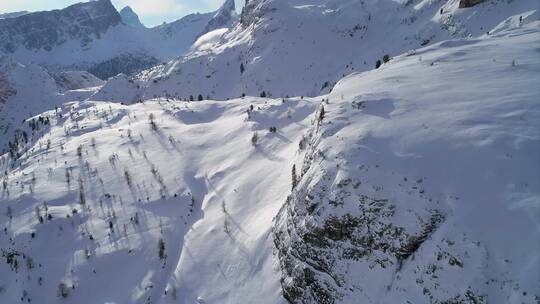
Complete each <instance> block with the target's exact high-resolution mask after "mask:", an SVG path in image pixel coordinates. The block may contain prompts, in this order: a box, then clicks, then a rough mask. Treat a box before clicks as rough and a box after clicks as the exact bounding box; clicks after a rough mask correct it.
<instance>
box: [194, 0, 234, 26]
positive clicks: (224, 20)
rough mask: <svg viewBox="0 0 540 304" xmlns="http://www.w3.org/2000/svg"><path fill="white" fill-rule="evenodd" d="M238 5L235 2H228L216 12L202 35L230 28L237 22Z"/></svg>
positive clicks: (232, 0)
mask: <svg viewBox="0 0 540 304" xmlns="http://www.w3.org/2000/svg"><path fill="white" fill-rule="evenodd" d="M236 18H237V15H236V4H235V2H234V0H226V1H225V3H223V5H222V6H221V7H220V8H219V9H218V10H217V11H216V13H215V14H214V16H213V17H212V19H211V20H210V21H209V22H208V25H207V26H206V28H205V30H204V32H203V33H202V34H205V33H208V32H211V31H213V30H216V29H218V28H223V27H229V26H230V25H231V24H232V23H233V22H234V21H236Z"/></svg>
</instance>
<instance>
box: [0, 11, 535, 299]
mask: <svg viewBox="0 0 540 304" xmlns="http://www.w3.org/2000/svg"><path fill="white" fill-rule="evenodd" d="M460 2H462V1H454V0H450V1H425V0H419V1H409V2H407V3H397V2H393V1H387V0H379V1H356V0H353V1H347V3H345V2H343V1H337V0H309V1H285V0H251V1H248V3H247V6H246V8H245V9H244V13H243V14H242V16H241V17H240V20H239V22H237V23H236V24H235V25H234V26H232V27H231V29H218V30H213V31H212V30H210V31H209V33H208V34H206V35H203V36H201V37H199V38H198V39H197V41H196V42H195V43H194V45H193V46H192V47H191V51H190V52H189V53H188V54H187V55H186V56H184V57H182V58H180V59H175V60H172V61H170V62H169V63H167V64H165V65H162V66H157V67H154V68H151V69H149V70H146V71H143V72H141V73H139V74H138V75H137V76H134V77H129V76H126V75H119V76H116V77H114V78H111V79H109V80H108V81H107V82H106V83H105V82H102V81H100V80H99V79H96V78H93V76H92V75H90V74H88V73H86V72H73V71H67V72H64V73H63V74H59V75H53V76H54V77H53V76H51V74H50V73H49V72H48V71H47V70H46V69H45V68H43V67H41V66H38V65H35V64H20V63H18V62H17V61H16V60H14V59H11V58H9V57H2V58H1V60H0V151H1V154H0V182H1V184H0V228H1V229H2V231H0V250H1V254H2V256H1V259H0V303H20V302H26V303H30V302H32V303H44V304H48V303H78V304H82V303H116V304H123V303H148V304H154V303H198V304H202V303H205V304H211V303H219V304H221V303H232V304H236V303H295V304H296V303H347V304H348V303H351V304H356V303H360V304H363V303H388V304H389V303H482V304H484V303H501V304H503V303H516V304H517V303H539V301H540V290H539V286H540V157H539V156H540V87H539V84H540V21H539V20H538V19H539V13H538V7H537V3H536V2H535V1H532V0H523V1H516V0H514V1H496V0H493V1H486V2H485V3H482V4H479V5H476V6H473V7H470V8H460V7H459V5H460ZM291 7H292V8H294V10H299V11H300V12H298V14H297V15H294V14H293V13H291V15H288V14H289V13H290V9H291ZM362 7H363V8H364V9H366V7H367V10H366V11H362ZM346 8H349V10H346ZM353 8H354V9H353ZM388 9H392V10H396V11H397V13H396V14H397V15H399V16H403V15H407V16H412V15H410V12H416V13H415V14H413V15H414V16H416V18H417V21H418V20H420V21H418V22H419V23H420V24H422V25H414V26H413V27H415V28H414V29H410V28H409V25H403V24H401V25H400V22H399V20H402V19H399V18H398V19H396V20H395V21H396V23H391V24H394V25H391V24H390V25H388V24H387V25H385V22H383V21H382V20H384V19H385V18H384V16H385V15H384V14H383V13H381V11H385V10H388ZM441 10H442V12H443V14H445V13H446V14H449V12H451V13H452V14H454V12H455V16H456V17H455V19H452V20H462V21H460V24H461V25H462V27H460V28H461V29H465V28H466V29H467V34H464V35H462V34H463V32H459V31H457V32H453V33H450V32H449V30H448V28H447V27H444V26H443V27H441V25H440V24H441V23H440V21H439V19H438V18H442V17H441V16H439V15H441V14H440V12H441ZM329 15H330V17H329ZM347 15H348V16H349V17H348V18H345V17H343V16H347ZM331 16H334V17H331ZM336 16H341V17H343V18H345V19H339V18H338V19H336V18H337V17H336ZM358 16H363V17H361V18H360V17H358ZM367 16H371V17H367ZM388 16H394V15H388ZM421 16H423V17H421ZM433 16H435V17H433ZM341 17H340V18H341ZM364 17H366V18H369V19H370V20H371V18H373V20H380V24H377V26H375V27H379V28H382V29H384V31H381V32H379V31H375V30H373V33H372V34H370V35H368V36H370V37H373V36H371V35H374V34H375V33H377V37H378V38H377V39H375V38H366V40H365V41H366V45H369V46H373V48H372V49H370V48H369V47H368V48H367V49H370V50H367V51H366V47H365V46H363V45H360V46H359V45H358V43H359V42H358V41H354V40H353V41H350V40H348V39H349V38H350V37H351V36H349V38H347V40H342V39H343V37H342V36H340V35H341V34H339V32H338V34H337V36H336V32H335V31H334V29H335V28H334V27H333V26H338V27H348V26H349V25H350V24H349V22H351V20H354V19H355V18H356V19H359V20H364V19H363V18H364ZM433 18H435V19H436V21H429V22H428V20H433ZM475 18H476V19H475ZM329 20H330V22H333V23H330V24H329V23H328V22H329ZM339 20H341V21H342V22H340V21H339ZM343 20H345V21H343ZM366 20H367V19H366ZM422 20H423V21H422ZM463 20H464V21H463ZM281 22H283V23H284V25H282V26H280V28H281V29H275V30H273V26H274V25H276V24H279V23H281ZM303 22H307V24H309V26H307V25H306V26H307V27H308V28H314V27H315V26H316V25H317V29H320V30H317V31H315V30H314V31H312V32H311V31H307V30H306V29H303V30H300V29H299V32H298V33H291V32H292V31H295V30H294V29H295V28H296V25H297V23H303ZM343 22H344V23H343ZM377 22H379V21H377ZM242 23H244V24H242ZM245 24H250V25H249V26H248V27H246V25H245ZM332 24H333V25H332ZM415 24H417V23H415ZM385 26H388V27H385ZM480 28H482V29H481V30H480ZM283 29H287V31H284V30H283ZM327 29H331V30H329V31H327V32H324V31H325V30H327ZM473 29H474V30H473ZM359 31H360V29H359ZM366 31H368V30H367V29H366ZM369 31H372V30H369ZM417 32H423V33H428V32H429V34H426V35H427V36H429V37H430V42H429V43H427V45H425V46H421V45H419V42H418V41H417V40H414V41H415V42H414V43H412V42H410V41H409V42H405V43H401V42H397V37H400V38H402V37H409V36H410V37H412V36H414V35H415V33H417ZM486 32H487V33H486ZM263 33H264V34H263ZM366 33H367V32H366ZM267 35H269V36H271V37H270V38H268V36H267ZM272 35H275V36H272ZM311 35H313V36H311ZM387 35H388V36H387ZM316 36H318V37H322V38H321V41H317V42H316V43H317V45H318V46H321V45H324V44H328V46H329V47H328V48H327V49H325V50H312V51H310V49H309V45H310V42H306V41H311V39H315V37H316ZM353 36H354V35H353ZM276 37H277V38H276ZM299 37H303V38H305V39H306V41H303V42H302V41H300V40H299V39H300V38H299ZM282 39H283V40H282ZM331 39H333V40H331ZM363 39H364V38H362V39H360V40H359V41H364V40H363ZM370 39H374V40H370ZM378 39H380V40H381V41H378ZM401 40H402V39H401ZM421 40H422V39H421ZM283 41H286V42H285V43H284V42H283ZM293 41H295V42H296V43H297V44H298V46H297V48H300V49H302V50H303V51H302V52H299V53H296V52H295V51H294V50H295V48H296V47H294V46H291V45H290V44H289V42H291V43H292V42H293ZM436 41H438V42H436ZM393 42H395V43H393ZM422 42H423V41H421V42H420V43H422ZM409 43H410V44H409ZM349 46H354V47H355V49H353V52H351V53H350V54H348V52H349V51H347V47H349ZM248 50H249V51H248ZM271 50H275V52H274V51H271ZM344 50H345V51H344ZM385 53H390V54H392V56H389V57H388V58H385V59H387V60H383V58H382V55H384V54H385ZM286 54H287V55H286ZM291 54H292V55H291ZM346 54H348V55H346ZM289 55H290V56H289ZM240 56H244V57H240ZM325 56H326V57H327V59H325V58H324V57H325ZM280 58H281V59H285V58H288V60H289V61H286V60H283V61H280ZM378 59H380V60H381V61H382V62H381V65H380V67H378V68H377V69H374V67H373V65H374V63H375V61H376V60H378ZM316 60H318V61H319V63H320V65H313V68H312V69H310V68H307V67H306V65H308V66H309V65H312V64H313V63H314V62H315V61H316ZM364 60H366V61H367V62H368V64H366V65H365V67H364V65H363V61H364ZM326 61H327V62H326ZM350 62H352V63H350ZM240 63H245V64H242V67H243V68H242V69H241V68H240ZM342 64H343V65H345V64H347V65H348V64H351V65H349V66H348V67H347V69H345V70H343V69H342V68H343V67H339V66H341V65H342ZM368 65H369V67H368ZM331 66H335V70H334V71H330V70H329V67H331ZM352 67H354V69H353V68H352ZM209 70H212V71H213V72H211V73H210V72H209ZM233 70H234V72H233ZM208 75H211V77H207V76H208ZM323 80H324V81H323ZM325 81H328V82H329V83H328V87H324V86H323V88H322V89H321V85H322V83H324V82H325ZM262 83H264V85H262ZM314 83H316V84H317V85H316V86H314ZM263 90H264V91H265V94H259V93H260V92H261V91H263ZM242 94H246V96H243V97H241V95H242ZM190 95H191V96H190ZM199 95H200V96H199ZM253 95H255V96H257V97H253ZM260 95H263V97H259V96H260ZM264 95H266V96H264ZM270 95H272V96H270ZM289 96H291V97H289ZM308 96H310V97H308ZM208 97H214V98H217V99H219V100H210V98H208ZM190 99H191V100H190Z"/></svg>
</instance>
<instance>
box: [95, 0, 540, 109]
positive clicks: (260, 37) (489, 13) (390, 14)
mask: <svg viewBox="0 0 540 304" xmlns="http://www.w3.org/2000/svg"><path fill="white" fill-rule="evenodd" d="M459 6H460V1H459V0H449V1H442V0H440V1H433V0H411V1H405V2H400V1H392V0H378V1H360V0H351V1H342V0H309V1H305V0H302V1H290V0H251V1H249V2H248V4H247V6H246V8H245V9H244V12H243V15H242V16H241V19H242V23H241V24H238V25H237V26H236V27H234V28H233V29H232V30H230V31H228V32H226V33H223V32H217V33H219V35H214V37H215V38H216V39H215V40H217V41H219V43H217V44H216V45H215V46H214V47H213V48H211V49H209V48H203V49H197V48H195V49H194V50H192V52H191V53H190V54H188V55H186V56H184V57H182V58H181V59H178V60H174V61H171V62H169V63H167V64H166V65H163V66H160V67H157V68H153V69H150V70H148V71H145V72H143V73H141V74H140V75H139V76H138V77H136V79H135V80H134V81H135V82H138V85H139V87H140V88H141V89H140V90H139V92H137V94H135V96H146V97H148V98H151V97H153V96H154V95H157V96H165V95H167V94H169V95H172V96H177V97H178V98H181V99H187V98H189V96H190V95H193V96H197V95H198V94H202V95H203V96H210V97H211V98H216V99H226V98H236V97H238V96H241V95H242V94H247V95H252V96H259V95H260V94H262V93H263V92H264V94H263V95H267V96H269V95H272V96H276V97H285V96H300V95H305V96H306V95H307V96H317V95H320V94H326V93H328V92H329V91H330V90H331V88H332V87H333V85H334V84H335V82H337V81H338V80H339V79H341V78H342V77H344V76H345V75H348V74H350V73H353V72H357V71H366V70H371V69H373V68H374V66H375V64H376V61H377V60H382V59H383V57H384V55H385V54H388V55H389V56H390V57H391V56H396V55H399V54H401V53H404V52H407V51H409V50H413V49H417V48H420V47H421V46H422V45H427V44H432V43H435V42H437V41H442V40H446V39H450V38H459V37H480V36H483V35H485V34H486V32H488V31H491V30H492V29H493V28H494V27H495V26H496V25H497V24H499V23H501V22H503V21H504V20H505V19H506V18H507V17H508V16H514V15H517V14H526V13H527V12H529V11H533V10H537V9H538V2H537V1H535V0H522V1H501V0H490V1H486V2H485V3H481V4H478V5H476V6H473V7H470V8H459ZM524 17H525V16H524ZM104 90H105V91H106V92H107V93H106V94H105V93H103V94H102V95H101V96H106V97H107V98H112V99H124V100H128V101H130V100H132V99H133V98H134V97H135V96H123V95H122V94H123V92H122V88H121V87H119V88H115V87H114V86H109V85H107V86H105V87H104Z"/></svg>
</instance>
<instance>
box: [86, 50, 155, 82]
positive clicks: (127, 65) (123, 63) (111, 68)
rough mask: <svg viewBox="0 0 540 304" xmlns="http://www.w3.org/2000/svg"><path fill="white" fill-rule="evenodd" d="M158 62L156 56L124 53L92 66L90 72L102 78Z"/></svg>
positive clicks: (130, 71)
mask: <svg viewBox="0 0 540 304" xmlns="http://www.w3.org/2000/svg"><path fill="white" fill-rule="evenodd" d="M158 63H159V60H157V59H156V58H154V57H151V56H147V55H144V54H122V55H120V56H117V57H114V58H112V59H109V60H107V61H104V62H102V63H99V64H96V65H94V66H92V67H90V68H89V69H88V72H90V73H92V74H94V75H95V76H97V77H98V78H100V79H108V78H109V77H113V76H116V75H118V74H121V73H123V74H126V75H130V74H133V73H136V72H138V71H141V70H144V69H147V68H151V67H153V66H155V65H157V64H158Z"/></svg>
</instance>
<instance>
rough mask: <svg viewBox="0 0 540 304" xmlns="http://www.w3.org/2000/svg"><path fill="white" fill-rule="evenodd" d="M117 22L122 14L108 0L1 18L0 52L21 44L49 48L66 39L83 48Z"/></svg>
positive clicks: (30, 47) (12, 49) (11, 50)
mask: <svg viewBox="0 0 540 304" xmlns="http://www.w3.org/2000/svg"><path fill="white" fill-rule="evenodd" d="M120 22H121V17H120V15H119V14H118V12H117V11H116V9H115V8H114V6H113V5H112V4H111V2H110V0H99V1H91V2H85V3H79V4H75V5H72V6H69V7H67V8H65V9H62V10H53V11H45V12H37V13H30V14H26V15H22V16H19V17H16V18H8V19H0V51H4V52H5V53H8V54H9V53H14V52H15V51H16V50H17V48H18V47H20V46H23V47H25V48H26V49H28V50H47V51H49V50H51V49H52V48H53V47H55V46H58V45H61V44H63V43H65V42H66V41H68V40H78V41H79V42H80V44H81V46H82V47H85V46H86V45H88V44H89V43H90V42H91V41H93V40H94V39H96V38H99V37H100V35H101V34H102V33H104V32H105V31H106V30H107V29H109V27H111V26H114V25H116V24H118V23H120Z"/></svg>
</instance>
